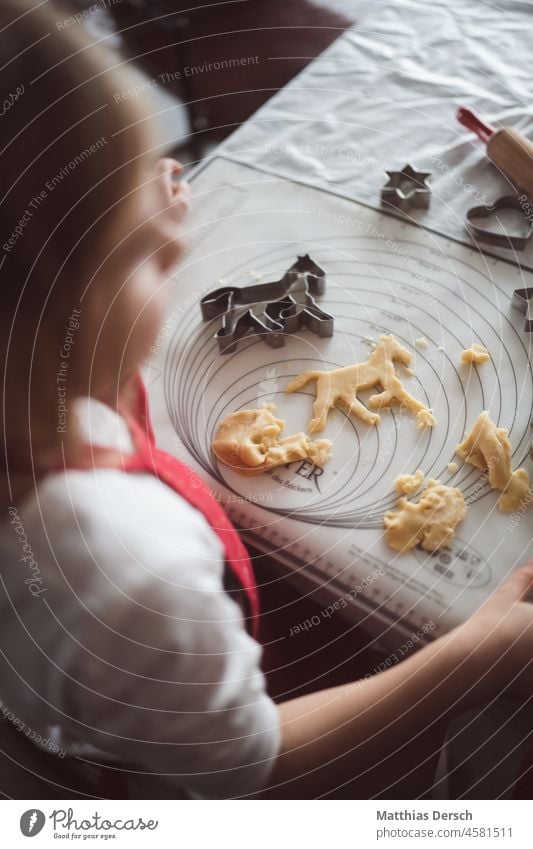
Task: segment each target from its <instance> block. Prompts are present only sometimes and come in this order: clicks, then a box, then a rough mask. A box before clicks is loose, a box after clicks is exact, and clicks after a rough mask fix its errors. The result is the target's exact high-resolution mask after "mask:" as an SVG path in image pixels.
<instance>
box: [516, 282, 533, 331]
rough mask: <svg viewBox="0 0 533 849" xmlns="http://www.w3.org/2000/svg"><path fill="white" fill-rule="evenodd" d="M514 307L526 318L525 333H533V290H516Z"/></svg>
mask: <svg viewBox="0 0 533 849" xmlns="http://www.w3.org/2000/svg"><path fill="white" fill-rule="evenodd" d="M513 306H514V307H516V308H517V309H519V310H520V312H523V313H524V314H525V316H526V321H525V324H524V330H525V332H526V333H533V288H530V289H515V290H514V292H513Z"/></svg>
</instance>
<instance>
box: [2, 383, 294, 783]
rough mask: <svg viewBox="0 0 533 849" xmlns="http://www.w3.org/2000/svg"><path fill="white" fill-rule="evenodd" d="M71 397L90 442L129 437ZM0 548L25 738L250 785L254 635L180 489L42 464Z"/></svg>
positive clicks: (268, 745)
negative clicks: (48, 470)
mask: <svg viewBox="0 0 533 849" xmlns="http://www.w3.org/2000/svg"><path fill="white" fill-rule="evenodd" d="M75 408H76V413H77V416H78V419H79V421H80V424H81V425H82V427H83V430H84V432H85V435H86V438H88V439H90V441H92V442H93V443H94V444H101V445H110V446H114V447H119V448H121V449H122V450H124V451H126V452H129V451H131V450H132V445H131V441H130V436H129V432H128V429H127V426H126V423H125V421H124V420H123V419H122V418H121V417H119V416H118V415H117V414H116V413H115V412H114V411H112V410H111V409H110V408H109V407H107V406H106V405H105V404H102V403H100V402H99V401H96V400H94V399H80V400H78V401H77V402H76V405H75ZM0 558H1V560H0V562H1V568H0V649H1V654H0V663H1V669H2V671H1V674H0V702H1V704H0V708H2V710H3V711H4V713H5V712H6V709H7V710H8V711H10V712H11V713H12V714H14V716H15V719H16V720H18V722H19V724H20V725H22V724H24V729H23V733H26V734H28V737H29V739H33V741H34V742H36V743H37V744H39V745H41V747H42V748H44V749H45V750H46V751H48V752H50V751H53V752H55V753H56V754H58V753H59V756H64V755H65V753H66V755H67V756H69V755H78V756H80V757H83V758H86V759H87V760H89V761H90V760H91V759H93V758H94V760H95V761H97V760H98V758H104V759H106V760H110V761H113V760H118V761H121V762H125V763H127V764H132V765H133V768H134V769H135V768H137V769H139V770H141V771H143V770H144V771H149V772H152V773H158V774H162V775H165V776H168V777H169V778H168V780H169V781H172V782H173V783H174V785H175V787H176V791H177V793H178V790H179V788H184V789H185V791H186V792H188V793H189V794H191V795H193V796H200V797H214V798H221V797H236V796H240V795H243V794H247V793H252V792H254V791H257V790H260V789H262V787H264V786H265V785H266V782H267V778H268V775H269V772H270V770H271V768H272V766H273V764H274V761H275V758H276V755H277V751H278V746H279V727H278V718H277V710H276V707H275V706H274V704H273V702H272V701H271V700H270V698H269V697H268V696H267V694H266V692H265V683H264V679H263V675H262V673H261V671H260V668H259V662H260V655H261V649H260V647H259V645H258V644H257V643H256V642H255V641H254V640H253V639H252V638H251V637H250V636H249V635H248V634H247V632H246V630H245V627H244V624H243V618H242V615H241V612H240V609H239V607H238V606H237V604H236V603H235V602H234V601H232V599H231V598H230V597H229V596H228V594H227V593H226V592H225V591H224V590H223V586H222V578H223V569H224V557H223V550H222V545H221V543H220V541H219V539H218V537H217V536H216V534H214V533H213V531H212V530H211V528H210V527H209V525H208V524H207V522H206V520H205V519H204V517H203V516H202V515H201V514H200V513H198V511H196V510H195V509H194V508H192V507H191V506H190V505H189V504H188V503H187V502H186V501H185V500H184V499H182V498H181V497H180V496H179V495H177V494H176V493H175V492H174V491H173V490H171V489H170V488H169V487H167V486H166V485H165V484H163V483H161V482H160V481H158V480H157V478H156V477H155V476H153V475H151V474H144V473H129V474H126V473H124V472H121V471H118V470H115V469H94V470H89V471H79V470H67V471H65V472H59V473H55V472H54V473H52V474H49V475H47V476H46V477H45V478H43V479H42V480H41V481H40V482H39V483H38V485H37V487H36V489H35V492H34V493H32V494H30V495H28V496H27V497H26V498H25V499H23V500H22V502H21V503H19V504H16V505H14V506H13V507H11V508H10V510H9V511H8V516H7V518H6V519H4V520H3V521H2V522H1V523H0ZM24 558H25V559H24ZM166 780H167V779H165V781H166ZM141 784H142V782H141ZM140 792H141V794H142V790H141V791H140Z"/></svg>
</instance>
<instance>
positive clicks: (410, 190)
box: [381, 165, 431, 212]
mask: <svg viewBox="0 0 533 849" xmlns="http://www.w3.org/2000/svg"><path fill="white" fill-rule="evenodd" d="M385 173H386V174H387V176H388V178H389V179H388V182H387V183H385V185H384V186H383V188H382V190H381V205H382V206H395V207H396V208H397V209H401V210H402V212H406V211H407V210H409V209H411V208H412V207H416V208H417V209H427V208H428V206H429V201H430V200H431V186H430V185H429V184H428V182H427V180H428V179H429V177H431V173H430V172H429V171H415V169H414V168H413V167H412V166H411V165H406V166H405V167H404V168H403V169H402V171H386V172H385Z"/></svg>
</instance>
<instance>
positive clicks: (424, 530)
mask: <svg viewBox="0 0 533 849" xmlns="http://www.w3.org/2000/svg"><path fill="white" fill-rule="evenodd" d="M417 474H418V473H417ZM406 477H409V476H406ZM412 477H415V476H412ZM400 480H401V479H400ZM395 485H396V489H398V480H396V481H395ZM398 491H400V492H401V491H402V489H399V490H398ZM466 510H467V507H466V504H465V500H464V498H463V493H462V492H461V490H460V489H457V488H456V487H451V486H445V484H443V483H441V482H440V481H437V480H433V479H430V480H428V482H427V484H426V486H425V488H424V490H423V491H422V492H421V494H420V497H419V500H418V501H408V500H407V498H405V496H402V497H401V498H400V499H399V501H398V508H397V509H396V510H389V511H388V512H387V513H385V517H384V524H385V538H386V540H387V543H388V544H389V545H390V547H391V548H392V549H394V551H400V552H402V551H409V550H410V549H411V548H414V547H415V545H421V546H422V548H424V549H425V550H426V551H437V549H439V548H442V547H443V546H444V545H447V544H448V543H449V542H451V540H452V539H453V538H454V536H455V528H456V527H457V525H458V524H459V522H461V521H462V520H463V519H464V517H465V515H466Z"/></svg>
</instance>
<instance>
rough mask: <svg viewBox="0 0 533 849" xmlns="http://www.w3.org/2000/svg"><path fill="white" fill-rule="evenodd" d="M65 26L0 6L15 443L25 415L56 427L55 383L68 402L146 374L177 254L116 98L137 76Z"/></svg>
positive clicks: (142, 144) (8, 350) (133, 118)
mask: <svg viewBox="0 0 533 849" xmlns="http://www.w3.org/2000/svg"><path fill="white" fill-rule="evenodd" d="M68 15H69V13H68V12H65V10H62V9H60V8H59V7H57V6H53V5H52V4H50V3H46V4H42V3H41V4H39V3H37V2H33V3H32V2H30V0H24V1H23V2H21V0H0V54H1V55H2V63H3V68H2V71H1V82H2V96H1V98H0V101H2V103H3V107H2V108H0V112H3V114H2V116H1V119H0V120H1V127H2V143H1V146H0V147H1V150H0V171H1V174H2V177H3V180H2V203H1V207H0V222H1V239H0V244H1V246H2V247H1V251H0V262H1V263H2V264H1V268H0V279H1V294H0V298H1V303H0V322H1V327H0V330H1V334H0V335H1V338H2V360H3V363H4V364H5V376H4V379H5V384H4V385H6V386H7V390H6V392H7V403H8V406H9V419H10V421H11V422H12V424H13V425H16V428H11V431H12V433H11V436H13V437H14V436H15V435H16V434H15V430H16V429H19V430H20V428H21V427H22V428H24V427H25V424H26V422H25V421H21V420H20V419H19V421H18V423H17V422H16V419H17V416H20V415H22V416H23V419H24V417H25V418H26V419H28V422H29V418H30V416H29V415H28V413H27V412H26V413H25V410H28V409H33V413H30V415H31V416H32V417H35V410H36V409H37V411H38V414H39V418H40V420H41V421H42V423H43V425H44V424H45V423H46V422H48V424H49V425H51V424H52V423H53V422H54V421H55V420H56V419H57V389H58V383H57V382H56V375H57V373H63V374H65V375H66V383H65V389H66V394H67V396H68V397H69V398H70V399H71V400H72V399H73V398H75V397H76V396H77V395H80V394H84V393H86V392H95V393H97V392H99V391H101V390H102V389H103V388H104V387H105V386H111V387H113V386H114V385H116V383H117V381H120V380H122V379H123V378H124V375H126V374H127V373H128V372H131V370H132V369H133V368H134V367H135V366H136V365H137V364H138V363H139V361H140V360H141V359H142V358H143V357H144V356H145V355H146V353H147V351H148V349H149V346H150V344H151V343H152V341H153V339H154V337H155V335H156V333H157V329H158V325H159V323H160V320H161V308H162V302H161V289H162V287H163V283H164V281H165V277H166V275H167V272H168V269H169V267H170V266H171V265H173V264H174V262H175V260H176V258H177V252H178V250H179V246H178V244H177V240H176V235H175V234H176V227H175V224H174V221H173V220H172V218H171V217H170V218H169V217H168V216H167V215H166V214H165V213H163V212H162V210H163V208H164V207H165V206H167V205H168V204H169V201H168V199H167V196H166V195H165V192H164V191H162V182H161V179H154V176H155V162H156V159H157V150H156V147H157V146H156V143H155V141H154V140H152V138H151V135H150V133H149V130H148V127H147V120H146V116H145V114H144V113H143V112H142V111H141V109H140V107H139V105H138V101H136V100H135V99H124V98H115V97H114V95H116V94H117V93H120V92H123V91H125V90H127V89H128V88H129V87H131V79H130V78H129V76H126V75H125V74H124V72H123V71H122V70H120V69H118V68H116V67H112V64H113V62H112V60H111V57H110V56H109V55H107V54H106V53H105V52H104V51H103V50H102V49H101V48H100V47H99V46H98V45H95V44H91V43H89V41H88V40H87V38H86V37H85V36H84V35H83V33H82V32H81V31H80V25H79V24H73V25H71V26H68V27H65V26H64V25H62V22H64V21H65V20H66V19H67V18H68ZM117 63H118V60H116V61H115V64H117ZM1 105H2V104H1V103H0V106H1ZM74 310H79V311H80V312H79V313H74V315H76V317H77V322H78V323H79V328H77V329H76V330H75V332H72V328H71V329H70V331H69V329H68V328H69V317H70V316H71V315H72V314H73V311H74ZM69 332H70V334H71V336H72V337H73V338H72V339H70V340H69V346H68V348H66V347H65V339H66V337H67V334H68V333H69ZM67 353H68V356H66V354H67ZM62 363H63V365H64V364H65V363H66V366H64V368H63V372H61V368H62V366H61V364H62ZM4 429H5V431H6V433H9V431H10V422H9V421H8V422H7V424H5V425H4Z"/></svg>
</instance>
